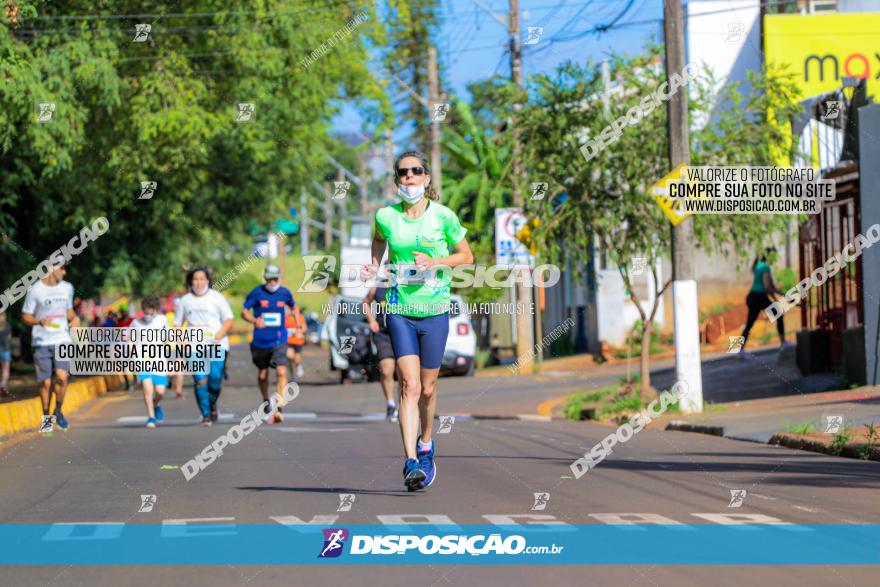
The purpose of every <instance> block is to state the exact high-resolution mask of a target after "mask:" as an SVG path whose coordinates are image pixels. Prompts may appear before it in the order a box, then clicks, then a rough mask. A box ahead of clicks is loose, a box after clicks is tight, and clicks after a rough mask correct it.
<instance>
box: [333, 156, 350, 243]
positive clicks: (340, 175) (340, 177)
mask: <svg viewBox="0 0 880 587" xmlns="http://www.w3.org/2000/svg"><path fill="white" fill-rule="evenodd" d="M336 181H345V171H343V170H342V169H338V170H337V171H336ZM334 192H335V190H334ZM347 198H348V192H346V194H345V195H344V196H343V197H342V198H340V199H339V200H337V204H338V206H339V210H338V213H339V233H340V234H342V235H345V234H346V231H345V220H346V218H345V217H346V214H348V210H347V206H346V205H345V204H346V202H347ZM342 239H343V240H342V243H341V244H343V245H344V244H346V243H345V236H343V237H342Z"/></svg>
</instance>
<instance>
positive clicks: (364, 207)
mask: <svg viewBox="0 0 880 587" xmlns="http://www.w3.org/2000/svg"><path fill="white" fill-rule="evenodd" d="M367 173H368V170H367V152H366V151H361V152H360V153H358V176H359V177H360V178H361V184H360V186H358V195H359V196H360V201H361V216H364V217H366V216H367V215H368V214H369V213H370V210H369V202H368V194H367V185H368V184H369V182H370V180H369V178H368V177H367Z"/></svg>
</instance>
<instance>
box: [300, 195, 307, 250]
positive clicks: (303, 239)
mask: <svg viewBox="0 0 880 587" xmlns="http://www.w3.org/2000/svg"><path fill="white" fill-rule="evenodd" d="M299 247H300V249H301V251H300V254H302V255H303V256H305V255H308V254H309V197H308V196H307V195H306V189H305V188H303V189H302V191H301V192H300V194H299Z"/></svg>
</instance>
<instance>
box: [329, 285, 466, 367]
mask: <svg viewBox="0 0 880 587" xmlns="http://www.w3.org/2000/svg"><path fill="white" fill-rule="evenodd" d="M359 301H360V300H357V299H356V298H346V297H343V296H339V297H338V298H337V299H336V300H334V304H333V307H334V309H337V308H339V307H342V308H345V307H348V308H351V309H354V308H357V307H358V302H359ZM336 302H341V304H337V303H336ZM450 302H451V303H450V309H449V336H448V337H447V339H446V349H445V350H444V351H443V363H442V364H441V365H440V372H441V373H443V374H451V375H473V374H474V370H475V369H476V365H475V363H474V356H475V355H476V353H477V334H476V332H474V326H473V324H472V323H471V317H470V314H469V313H468V308H467V305H466V304H465V303H464V300H462V299H461V296H459V295H453V296H452V297H451V299H450ZM355 314H356V311H355V312H351V315H345V313H344V312H343V316H342V320H341V321H340V320H339V318H340V317H339V316H338V315H337V314H336V312H334V313H333V314H331V315H330V316H328V317H327V319H326V320H325V321H324V324H323V328H322V330H321V338H322V340H326V341H328V342H329V343H330V345H329V346H330V369H331V370H334V371H335V370H340V371H345V370H347V369H348V368H349V361H348V357H347V356H346V355H344V354H342V353H341V352H340V351H339V346H340V344H339V338H340V336H342V335H343V334H348V335H356V336H364V335H365V334H366V332H367V331H366V322H364V318H363V315H360V316H357V315H355ZM362 322H363V323H362ZM340 326H341V327H342V328H341V330H342V331H343V332H339V329H340V328H339V327H340Z"/></svg>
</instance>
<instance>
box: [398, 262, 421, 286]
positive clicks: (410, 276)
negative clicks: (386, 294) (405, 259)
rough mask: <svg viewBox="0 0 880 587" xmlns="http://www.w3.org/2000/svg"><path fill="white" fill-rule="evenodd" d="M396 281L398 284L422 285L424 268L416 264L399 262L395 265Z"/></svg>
mask: <svg viewBox="0 0 880 587" xmlns="http://www.w3.org/2000/svg"><path fill="white" fill-rule="evenodd" d="M397 283H398V284H399V285H424V283H425V270H424V269H421V268H419V266H418V265H409V264H403V263H401V264H399V265H398V266H397Z"/></svg>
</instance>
